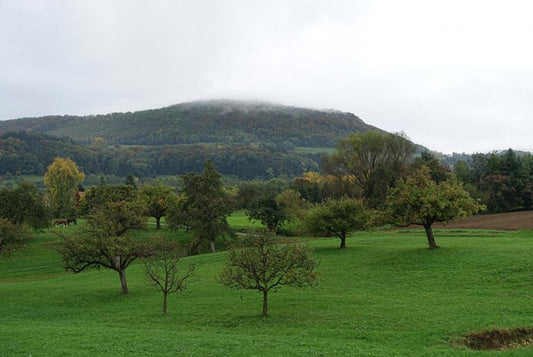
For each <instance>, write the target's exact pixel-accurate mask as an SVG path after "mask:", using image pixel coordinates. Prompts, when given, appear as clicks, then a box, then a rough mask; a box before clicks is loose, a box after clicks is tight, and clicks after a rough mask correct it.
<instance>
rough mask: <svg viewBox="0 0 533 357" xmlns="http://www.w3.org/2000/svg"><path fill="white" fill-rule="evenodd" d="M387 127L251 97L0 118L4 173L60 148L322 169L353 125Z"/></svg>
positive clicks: (282, 169) (256, 173)
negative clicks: (119, 110) (322, 159)
mask: <svg viewBox="0 0 533 357" xmlns="http://www.w3.org/2000/svg"><path fill="white" fill-rule="evenodd" d="M367 130H379V129H377V128H375V127H373V126H371V125H367V124H365V123H364V122H363V121H362V120H361V119H359V118H358V117H356V116H355V115H353V114H351V113H342V112H338V111H320V110H312V109H303V108H294V107H287V106H281V105H274V104H269V103H264V102H251V101H227V100H216V101H199V102H191V103H182V104H177V105H173V106H170V107H166V108H161V109H153V110H145V111H139V112H134V113H113V114H106V115H95V116H83V117H80V116H47V117H40V118H23V119H15V120H8V121H0V175H6V174H22V175H25V174H32V175H42V174H43V173H44V170H46V168H47V167H48V165H50V163H51V162H52V161H53V159H54V158H55V157H56V156H63V157H70V158H72V159H73V160H74V161H76V163H77V165H78V166H79V167H80V169H81V170H82V171H84V172H85V173H86V174H96V175H99V174H106V175H115V176H126V175H129V174H132V175H135V176H138V177H147V176H158V175H179V174H183V173H186V172H190V171H195V172H198V171H201V169H202V167H203V163H204V162H205V160H208V159H209V160H211V161H213V163H214V164H215V166H216V167H217V170H219V171H220V172H221V173H222V174H224V175H231V176H236V177H239V178H241V179H245V180H247V179H255V178H266V177H272V176H288V177H294V176H298V175H301V174H302V173H303V172H305V171H317V170H318V169H319V161H320V157H321V156H322V154H323V153H324V152H326V151H327V150H328V149H329V148H333V147H335V145H336V143H337V142H338V141H339V140H340V139H343V138H346V137H348V136H349V135H350V134H351V133H360V132H364V131H367Z"/></svg>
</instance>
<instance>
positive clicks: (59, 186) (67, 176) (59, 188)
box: [44, 157, 85, 216]
mask: <svg viewBox="0 0 533 357" xmlns="http://www.w3.org/2000/svg"><path fill="white" fill-rule="evenodd" d="M84 178H85V175H84V174H83V173H82V172H80V171H78V167H77V166H76V163H75V162H74V161H72V160H71V159H68V158H62V157H56V159H55V160H54V162H53V163H52V164H51V165H50V166H48V169H47V170H46V173H45V174H44V184H45V185H46V186H48V194H49V196H50V203H51V205H52V208H53V211H54V214H55V215H56V216H61V215H68V216H70V215H72V214H73V213H74V207H75V197H76V192H77V191H78V186H79V184H80V183H82V182H83V179H84Z"/></svg>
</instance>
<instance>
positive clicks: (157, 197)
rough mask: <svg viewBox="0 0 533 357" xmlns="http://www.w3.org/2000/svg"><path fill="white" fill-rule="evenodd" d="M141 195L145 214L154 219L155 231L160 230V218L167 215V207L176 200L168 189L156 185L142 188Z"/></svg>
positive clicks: (174, 195)
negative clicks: (144, 205) (144, 204)
mask: <svg viewBox="0 0 533 357" xmlns="http://www.w3.org/2000/svg"><path fill="white" fill-rule="evenodd" d="M141 195H142V196H143V198H144V201H145V203H146V213H147V214H148V215H149V216H151V217H154V218H155V219H156V229H161V218H162V217H163V216H165V215H166V214H167V210H168V208H169V206H170V205H171V204H172V203H173V202H175V201H176V200H177V196H176V194H175V193H174V192H173V191H172V189H171V188H170V187H166V186H163V185H162V184H161V183H158V184H157V185H156V186H143V187H142V188H141Z"/></svg>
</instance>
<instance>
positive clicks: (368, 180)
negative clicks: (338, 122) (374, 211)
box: [323, 131, 415, 207]
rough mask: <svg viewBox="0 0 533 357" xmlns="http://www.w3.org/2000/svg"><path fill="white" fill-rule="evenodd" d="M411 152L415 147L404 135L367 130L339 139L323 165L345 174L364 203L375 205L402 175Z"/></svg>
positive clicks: (337, 173) (330, 171)
mask: <svg viewBox="0 0 533 357" xmlns="http://www.w3.org/2000/svg"><path fill="white" fill-rule="evenodd" d="M414 152H415V146H414V145H413V144H412V143H411V142H410V141H409V140H408V139H407V138H406V137H405V136H404V135H401V134H384V133H380V132H377V131H367V132H364V133H362V134H351V135H350V136H349V137H348V138H346V139H342V140H340V141H339V143H338V145H337V150H336V151H335V152H334V153H333V154H332V155H330V156H329V157H327V158H326V159H325V160H326V161H327V162H326V164H325V165H324V166H323V167H324V169H325V170H326V173H330V174H334V175H337V176H339V177H342V176H344V175H348V176H349V177H350V178H351V179H352V180H353V181H354V182H355V183H356V184H357V186H358V187H359V188H360V190H361V191H362V197H363V198H364V199H365V201H366V202H367V204H368V205H370V206H372V207H377V206H380V205H381V204H382V202H384V198H385V196H386V192H387V188H388V187H389V186H391V185H393V184H394V182H395V181H396V180H397V179H398V178H399V177H401V176H402V174H404V172H405V170H406V168H407V164H408V162H409V161H410V160H411V158H412V155H413V154H414Z"/></svg>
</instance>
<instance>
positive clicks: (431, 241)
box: [424, 224, 438, 250]
mask: <svg viewBox="0 0 533 357" xmlns="http://www.w3.org/2000/svg"><path fill="white" fill-rule="evenodd" d="M424 229H425V230H426V236H427V237H428V244H429V249H431V250H433V249H437V248H438V245H437V244H436V243H435V237H433V229H431V224H424Z"/></svg>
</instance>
